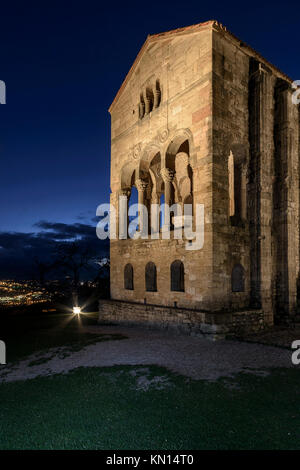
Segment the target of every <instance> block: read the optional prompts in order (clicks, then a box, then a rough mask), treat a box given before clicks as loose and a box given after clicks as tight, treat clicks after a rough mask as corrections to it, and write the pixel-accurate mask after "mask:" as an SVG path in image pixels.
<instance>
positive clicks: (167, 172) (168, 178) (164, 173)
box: [160, 168, 175, 226]
mask: <svg viewBox="0 0 300 470" xmlns="http://www.w3.org/2000/svg"><path fill="white" fill-rule="evenodd" d="M160 174H161V177H162V179H163V181H164V185H165V205H166V206H165V213H164V225H165V226H169V225H171V223H170V210H169V208H170V207H171V205H172V203H173V201H172V181H173V179H174V176H175V172H174V171H173V170H171V169H170V168H162V169H161V170H160Z"/></svg>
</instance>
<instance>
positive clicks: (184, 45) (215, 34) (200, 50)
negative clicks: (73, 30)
mask: <svg viewBox="0 0 300 470" xmlns="http://www.w3.org/2000/svg"><path fill="white" fill-rule="evenodd" d="M294 91H295V90H294V89H293V88H292V80H291V79H290V78H289V77H287V76H286V75H285V74H284V73H283V72H281V71H280V70H279V69H277V68H276V67H275V66H274V65H272V64H270V63H269V62H268V61H267V60H266V59H264V58H263V57H262V56H261V55H260V54H259V53H257V52H256V51H255V50H253V49H252V48H251V47H249V46H248V45H247V44H245V43H244V42H242V41H241V40H239V39H238V38H237V37H235V36H234V35H233V34H232V33H230V32H229V31H228V30H227V29H226V28H225V27H224V26H222V25H221V24H220V23H218V22H216V21H208V22H205V23H201V24H197V25H193V26H189V27H185V28H180V29H177V30H174V31H170V32H167V33H161V34H156V35H152V36H148V38H147V40H146V42H145V43H144V45H143V47H142V49H141V50H140V52H139V54H138V56H137V58H136V60H135V62H134V63H133V65H132V67H131V69H130V71H129V72H128V74H127V76H126V78H125V80H124V82H123V84H122V86H121V88H120V89H119V91H118V93H117V95H116V97H115V99H114V101H113V103H112V105H111V106H110V109H109V111H110V114H111V204H113V205H114V207H115V208H116V210H117V212H118V208H119V201H120V196H122V198H123V199H122V200H123V201H124V200H125V201H127V202H128V204H129V203H130V202H129V201H130V196H131V193H132V191H133V188H136V190H137V192H138V201H139V202H141V203H144V204H145V205H146V206H147V207H149V208H150V205H151V203H159V202H160V201H161V200H162V195H164V200H165V202H166V203H167V202H168V203H170V204H172V203H175V202H177V203H179V204H182V205H183V204H186V203H190V204H193V206H195V205H196V204H203V205H204V244H203V247H202V249H200V250H194V251H189V250H187V249H186V240H184V239H182V240H180V239H174V237H172V235H171V239H169V240H164V239H161V237H160V239H150V238H149V239H148V240H144V239H138V240H132V239H130V238H128V239H117V240H111V243H110V246H111V253H110V256H111V300H109V301H100V316H99V318H100V320H101V321H104V320H108V321H118V322H126V323H135V324H136V323H142V324H148V325H160V326H164V327H166V328H172V327H175V328H179V329H182V330H183V331H187V332H189V333H192V334H197V333H204V334H224V333H228V332H229V333H230V332H233V333H235V332H240V331H255V330H258V329H261V328H263V327H264V326H266V325H271V324H273V322H274V319H275V320H276V319H277V318H282V317H288V318H290V317H291V316H293V315H295V314H296V310H297V283H298V275H299V109H298V106H297V105H296V104H294V103H293V100H292V95H293V93H294ZM124 198H125V199H124ZM119 223H120V221H119V220H117V232H118V230H119Z"/></svg>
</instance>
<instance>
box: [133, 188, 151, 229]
mask: <svg viewBox="0 0 300 470" xmlns="http://www.w3.org/2000/svg"><path fill="white" fill-rule="evenodd" d="M135 185H136V187H137V190H138V204H139V231H140V233H143V234H144V235H145V233H144V232H145V230H146V226H147V225H148V219H147V209H146V204H145V202H146V201H145V193H146V189H147V187H148V183H147V181H144V180H142V179H137V180H136V181H135Z"/></svg>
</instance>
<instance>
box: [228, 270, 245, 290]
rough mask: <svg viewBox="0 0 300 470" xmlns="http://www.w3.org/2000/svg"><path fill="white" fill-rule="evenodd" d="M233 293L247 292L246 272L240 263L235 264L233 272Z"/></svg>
mask: <svg viewBox="0 0 300 470" xmlns="http://www.w3.org/2000/svg"><path fill="white" fill-rule="evenodd" d="M231 291H232V292H245V270H244V268H243V266H242V265H241V264H240V263H237V264H235V265H234V266H233V268H232V271H231Z"/></svg>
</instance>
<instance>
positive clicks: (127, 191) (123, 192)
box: [119, 188, 131, 198]
mask: <svg viewBox="0 0 300 470" xmlns="http://www.w3.org/2000/svg"><path fill="white" fill-rule="evenodd" d="M130 194H131V189H130V188H122V189H120V190H119V196H126V197H127V198H129V197H130Z"/></svg>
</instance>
